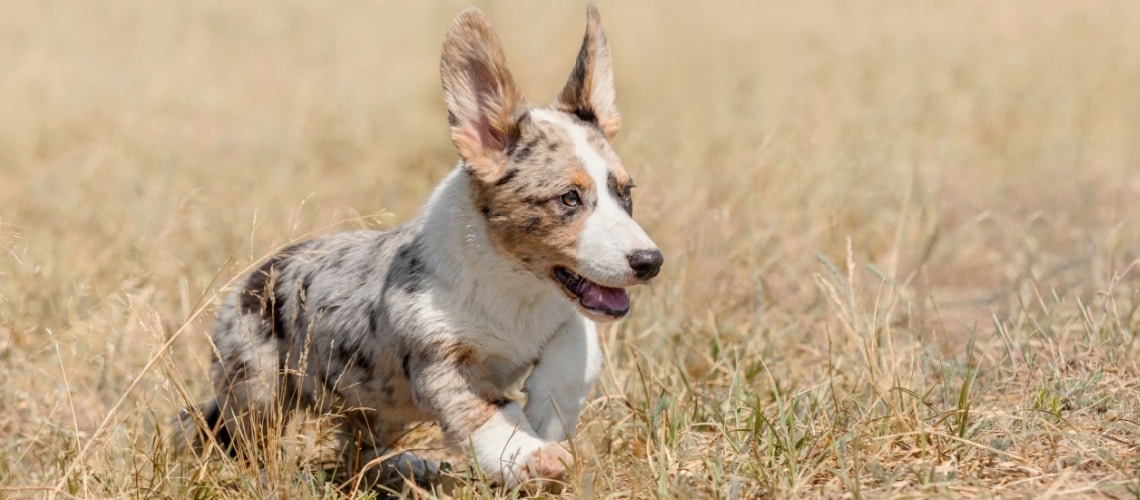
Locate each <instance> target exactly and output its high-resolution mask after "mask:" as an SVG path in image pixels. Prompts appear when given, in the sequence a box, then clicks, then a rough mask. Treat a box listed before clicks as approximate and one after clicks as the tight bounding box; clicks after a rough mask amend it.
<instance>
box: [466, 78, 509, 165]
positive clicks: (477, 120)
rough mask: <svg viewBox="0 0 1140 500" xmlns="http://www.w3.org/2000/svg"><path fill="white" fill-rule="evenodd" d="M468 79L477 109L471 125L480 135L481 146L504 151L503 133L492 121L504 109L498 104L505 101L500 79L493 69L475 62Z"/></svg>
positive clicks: (486, 148)
mask: <svg viewBox="0 0 1140 500" xmlns="http://www.w3.org/2000/svg"><path fill="white" fill-rule="evenodd" d="M467 78H469V79H470V80H471V91H472V93H473V94H474V95H473V96H472V97H473V98H474V99H472V101H473V102H475V105H476V107H477V109H476V110H475V116H474V120H473V121H472V123H471V125H472V126H473V127H474V128H475V132H476V133H477V134H478V140H479V142H480V144H481V145H482V147H483V149H485V150H499V149H503V148H504V144H503V142H504V141H503V139H504V138H503V131H502V130H499V129H498V128H497V127H496V126H495V125H496V124H495V123H493V122H492V121H491V120H492V115H493V114H495V113H499V112H500V109H501V108H502V103H500V102H497V101H501V100H502V99H503V96H502V95H501V94H502V89H500V88H499V82H498V79H497V78H496V77H495V75H494V73H493V72H492V71H491V68H488V67H487V66H486V65H483V64H478V63H474V62H473V63H472V64H471V65H470V66H468V67H467Z"/></svg>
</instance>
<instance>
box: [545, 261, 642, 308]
mask: <svg viewBox="0 0 1140 500" xmlns="http://www.w3.org/2000/svg"><path fill="white" fill-rule="evenodd" d="M554 277H555V278H556V279H557V280H558V281H559V282H560V283H562V286H563V287H564V288H566V291H568V292H570V294H571V295H573V296H574V297H576V298H577V299H578V305H580V306H582V307H583V308H585V309H586V310H589V311H592V312H597V313H601V314H605V315H607V316H613V317H615V318H620V317H622V316H625V314H626V313H628V312H629V294H627V293H625V289H624V288H610V287H608V286H602V285H599V284H597V283H594V282H593V281H590V280H588V279H586V278H583V277H582V276H580V275H578V274H576V273H575V272H574V271H571V270H569V269H566V268H565V267H556V268H554Z"/></svg>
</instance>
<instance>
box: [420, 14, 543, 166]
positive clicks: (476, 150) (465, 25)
mask: <svg viewBox="0 0 1140 500" xmlns="http://www.w3.org/2000/svg"><path fill="white" fill-rule="evenodd" d="M439 73H440V77H441V79H442V80H443V97H444V100H445V101H446V103H447V122H448V125H449V127H450V129H451V141H452V142H453V143H455V148H456V149H458V150H459V155H460V156H462V157H463V159H464V161H465V163H466V164H467V168H468V169H469V170H470V171H471V172H472V173H474V174H475V175H476V176H477V177H478V178H480V179H481V180H484V181H490V180H493V179H496V178H498V176H499V175H500V174H501V171H502V170H503V169H504V168H505V166H506V163H507V159H508V155H507V151H508V150H510V149H511V148H512V147H513V146H514V144H515V142H516V141H517V140H518V137H519V127H520V121H521V120H522V119H523V118H524V117H525V116H526V113H527V109H528V108H527V104H526V101H525V100H524V99H523V96H522V92H520V91H519V89H518V86H516V85H515V80H514V78H513V77H511V72H510V71H509V70H508V69H507V60H506V57H504V56H503V49H502V46H501V45H500V43H499V37H498V36H497V35H495V31H494V30H493V29H492V28H491V22H490V21H489V20H487V16H485V15H484V14H483V13H482V12H480V11H479V9H476V8H474V7H470V8H468V9H466V10H464V11H463V12H462V13H460V14H459V16H458V17H456V18H455V21H454V22H452V23H451V28H450V29H448V30H447V36H446V37H445V38H444V40H443V54H442V56H441V58H440V65H439Z"/></svg>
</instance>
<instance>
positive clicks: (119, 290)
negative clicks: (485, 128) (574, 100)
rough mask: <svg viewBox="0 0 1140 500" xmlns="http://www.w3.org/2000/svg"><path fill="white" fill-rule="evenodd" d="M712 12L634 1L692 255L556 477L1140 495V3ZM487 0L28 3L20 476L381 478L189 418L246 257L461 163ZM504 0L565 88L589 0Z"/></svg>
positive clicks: (300, 481) (7, 60)
mask: <svg viewBox="0 0 1140 500" xmlns="http://www.w3.org/2000/svg"><path fill="white" fill-rule="evenodd" d="M707 4H708V5H704V6H699V7H698V6H697V4H696V3H688V2H649V1H639V2H616V1H611V2H604V3H602V4H601V5H600V8H601V11H602V15H603V19H604V24H605V26H606V29H607V32H608V34H609V38H610V41H611V44H612V47H613V52H614V58H615V68H616V74H617V86H618V104H619V106H620V107H621V109H622V111H623V118H624V123H625V125H624V129H623V130H622V131H621V133H620V134H619V137H618V139H617V141H616V148H617V150H618V151H619V153H620V154H621V155H622V157H623V159H624V161H625V164H626V167H627V168H628V169H629V170H630V171H631V173H632V174H633V176H634V178H635V179H636V180H637V184H638V186H639V187H638V189H637V191H636V194H635V196H636V215H637V217H638V219H639V220H640V221H641V222H642V224H643V225H644V226H645V227H646V229H647V230H648V232H649V233H650V234H651V235H652V236H653V237H654V239H655V240H656V241H657V243H658V244H659V245H661V248H662V250H663V251H664V253H665V255H666V265H665V268H664V270H663V273H662V275H661V277H660V278H658V279H657V281H656V282H655V283H654V285H653V286H652V287H649V288H645V289H641V290H639V291H637V292H636V293H635V297H634V313H633V315H632V316H631V317H630V318H629V319H628V320H626V321H623V322H621V323H618V324H616V325H614V326H612V327H609V328H607V329H606V334H605V348H606V351H607V363H606V365H605V367H604V370H603V375H602V378H601V379H600V380H599V383H598V384H597V386H596V389H595V393H594V398H593V400H592V402H591V403H590V405H589V407H588V409H587V410H586V411H585V413H584V416H583V418H582V421H581V426H580V429H581V434H580V436H579V438H578V440H577V450H576V452H577V465H578V467H577V469H576V471H575V472H574V473H573V474H572V475H571V477H569V478H568V480H567V483H568V487H567V488H565V489H564V490H563V492H562V493H561V494H562V495H564V496H567V497H578V498H591V497H604V498H611V497H617V498H626V497H628V498H645V497H665V498H672V497H680V498H706V497H708V498H754V497H758V496H759V497H817V496H819V497H841V496H849V497H856V498H860V497H894V496H898V497H916V496H917V497H926V496H935V497H956V496H959V495H967V496H987V497H988V496H1023V495H1031V496H1035V497H1049V496H1054V497H1062V496H1064V497H1069V496H1073V495H1080V496H1087V497H1110V498H1138V497H1140V342H1138V340H1137V339H1138V330H1140V314H1138V313H1137V309H1138V307H1140V266H1138V265H1137V264H1138V263H1140V260H1138V259H1140V220H1138V217H1140V30H1138V29H1136V26H1137V24H1138V23H1140V3H1136V2H1127V1H1116V2H1112V1H1107V2H1054V3H1049V4H1048V5H1044V4H1042V3H1041V2H1037V1H1031V0H1013V1H1009V2H1000V3H993V2H982V1H969V2H926V1H921V2H910V1H901V0H900V1H878V0H876V1H872V2H860V3H852V2H841V1H832V2H811V3H805V2H763V3H761V2H748V1H743V0H741V1H731V2H707ZM464 5H465V4H461V3H457V2H443V3H436V4H433V5H430V6H429V5H428V4H426V3H418V2H378V1H372V2H367V1H359V0H349V1H344V2H335V3H326V2H316V1H311V2H310V1H302V0H284V1H272V2H271V1H268V0H250V1H244V2H230V1H223V0H202V1H196V2H155V1H151V0H112V1H107V2H84V1H78V0H13V1H6V2H4V3H3V5H2V6H0V498H2V497H9V496H10V497H24V496H29V497H40V496H44V495H48V494H49V493H51V492H54V493H56V494H59V495H62V496H76V497H84V498H107V497H114V498H119V497H131V498H134V497H187V496H193V497H198V498H206V497H212V496H218V497H268V496H271V495H276V497H280V498H286V497H288V498H308V497H337V496H340V495H347V496H364V495H366V493H365V492H361V491H356V490H354V489H353V487H352V484H351V482H347V483H346V482H342V481H339V480H332V481H323V480H320V479H312V477H313V475H312V474H311V472H312V471H313V470H314V467H316V466H314V465H313V464H312V463H311V461H310V460H308V459H307V458H306V455H305V454H304V453H301V452H296V453H295V457H294V458H293V459H290V460H282V461H280V462H278V463H275V464H274V465H273V466H272V467H270V468H269V469H270V470H264V471H257V470H249V469H246V468H243V467H242V466H241V465H239V464H238V463H235V462H232V461H229V460H225V459H221V458H218V457H216V456H215V457H212V458H210V459H207V460H195V459H188V458H181V459H180V458H178V457H173V456H171V455H170V454H169V453H168V451H169V450H168V449H167V448H168V447H167V446H166V445H165V444H164V443H163V442H162V440H161V434H162V432H164V431H165V430H166V427H167V425H168V423H169V419H170V418H171V417H172V416H173V415H174V414H175V412H177V411H178V410H179V409H180V408H181V407H183V406H184V405H185V404H186V403H187V402H189V401H193V400H197V399H200V398H202V397H204V396H206V395H207V394H208V393H209V382H208V379H207V373H208V370H207V367H208V363H209V357H210V347H209V341H208V331H209V328H210V323H211V319H212V315H213V309H214V307H215V305H216V303H217V300H218V296H219V294H220V293H222V292H224V290H225V288H226V284H227V283H228V282H229V281H230V280H231V279H233V278H234V277H235V276H237V275H238V274H239V273H240V272H242V270H244V269H246V268H248V267H249V266H250V265H251V264H252V263H254V262H255V261H257V260H258V259H260V258H261V257H263V256H265V255H267V254H268V253H270V252H272V251H273V250H274V249H275V248H277V247H279V246H281V245H283V244H286V243H288V242H290V241H293V240H296V239H299V238H304V237H307V236H311V235H316V234H325V233H329V232H333V231H337V230H342V229H348V228H359V227H376V228H386V227H392V226H393V225H395V224H397V223H399V222H401V221H404V220H406V219H408V218H410V217H412V216H413V215H414V214H415V212H416V210H417V209H418V207H419V206H420V205H421V204H422V203H423V202H424V200H425V199H426V197H427V195H428V193H429V192H430V190H431V188H432V187H433V186H434V185H435V183H436V182H437V181H438V180H439V179H441V178H442V176H443V175H444V174H445V173H446V172H447V171H448V170H449V169H450V168H451V166H452V165H453V163H454V161H455V157H456V155H455V152H454V149H453V147H452V145H451V144H450V142H449V140H448V136H447V130H446V116H445V112H444V110H443V104H442V97H441V91H440V88H439V81H438V57H439V46H440V42H441V40H442V36H443V33H444V31H445V29H446V27H447V25H448V23H449V22H450V19H451V18H452V17H453V16H454V15H455V14H456V13H457V12H458V11H459V10H460V9H461V8H462V7H463V6H464ZM479 6H480V7H482V8H484V10H485V11H486V12H487V13H488V14H489V15H490V16H491V18H492V19H493V20H494V21H495V23H496V27H497V29H498V31H499V33H500V36H501V38H502V39H503V43H504V46H505V49H506V53H507V57H508V59H509V60H510V62H511V65H512V67H513V69H514V72H515V76H516V78H517V79H518V80H519V82H520V84H521V86H522V87H523V89H524V91H525V92H526V93H527V94H528V96H529V97H530V99H531V101H532V102H539V103H545V102H547V100H548V99H552V98H553V96H554V94H555V92H556V91H557V90H558V89H559V88H560V87H561V84H562V83H563V82H564V81H565V78H566V76H567V74H568V73H569V70H570V67H571V65H572V62H573V57H574V55H575V53H576V51H577V46H578V44H579V43H580V41H581V32H582V29H583V26H584V23H585V20H584V17H585V16H584V11H585V9H584V5H583V4H580V3H578V2H563V3H558V4H552V3H545V2H543V3H539V2H521V1H519V2H514V1H504V2H479ZM422 434H423V435H422V436H419V437H418V439H419V440H420V441H419V442H418V444H415V446H427V447H428V448H433V449H430V450H428V453H438V454H446V453H449V452H448V451H447V450H445V449H441V448H440V446H441V445H440V444H439V443H438V440H434V439H433V438H432V431H431V430H430V429H429V430H426V431H424V432H423V433H422ZM412 445H413V444H409V446H412ZM290 456H293V455H290ZM450 456H451V460H452V463H453V465H455V466H456V469H457V470H458V471H459V472H457V473H456V477H455V478H454V479H453V480H452V481H450V482H449V484H448V485H447V487H446V489H445V490H444V491H443V492H442V493H445V494H448V495H452V496H455V497H460V498H470V497H484V496H494V495H510V494H512V493H511V492H506V493H503V492H498V493H496V492H494V491H491V490H488V489H487V488H486V487H485V486H481V485H480V484H479V483H477V482H470V481H468V480H467V479H465V477H466V476H465V475H464V473H463V469H464V464H465V462H464V461H463V460H462V458H461V457H457V456H455V455H450ZM410 494H426V492H411V493H410Z"/></svg>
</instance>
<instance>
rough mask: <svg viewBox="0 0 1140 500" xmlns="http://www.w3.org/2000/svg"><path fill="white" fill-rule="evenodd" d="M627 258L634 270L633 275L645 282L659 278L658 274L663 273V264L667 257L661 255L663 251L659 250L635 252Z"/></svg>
mask: <svg viewBox="0 0 1140 500" xmlns="http://www.w3.org/2000/svg"><path fill="white" fill-rule="evenodd" d="M627 258H628V259H629V267H630V268H632V269H633V274H634V275H636V276H637V277H638V278H639V279H643V280H647V279H650V278H652V277H654V276H657V273H658V272H660V271H661V264H663V263H664V262H665V256H664V255H661V251H660V250H657V249H653V250H634V251H633V253H631V254H629V256H628V257H627Z"/></svg>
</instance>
